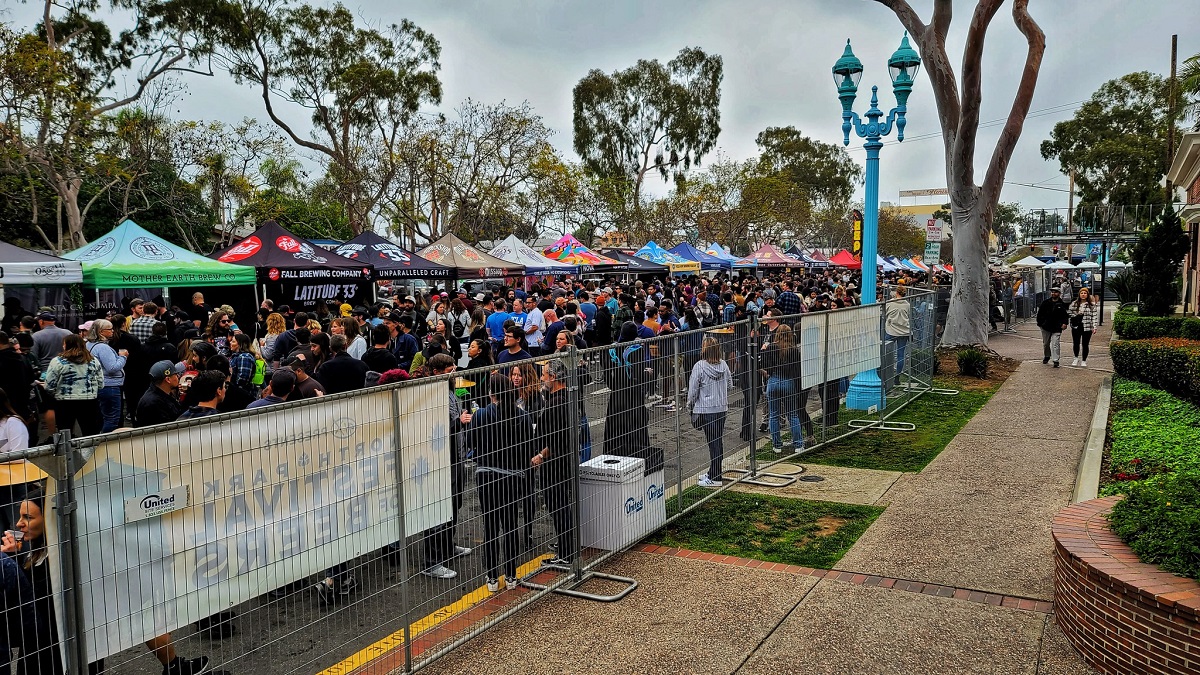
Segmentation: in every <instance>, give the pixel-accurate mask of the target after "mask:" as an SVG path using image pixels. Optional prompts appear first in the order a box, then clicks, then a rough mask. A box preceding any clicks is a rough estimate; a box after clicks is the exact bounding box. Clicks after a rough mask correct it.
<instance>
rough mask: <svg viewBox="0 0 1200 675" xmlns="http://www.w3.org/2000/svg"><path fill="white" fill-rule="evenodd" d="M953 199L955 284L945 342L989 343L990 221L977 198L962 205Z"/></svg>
mask: <svg viewBox="0 0 1200 675" xmlns="http://www.w3.org/2000/svg"><path fill="white" fill-rule="evenodd" d="M954 201H955V200H953V199H952V200H951V219H952V220H953V233H954V286H953V288H952V289H951V291H950V308H949V311H948V312H947V314H946V325H945V329H944V331H943V333H942V340H941V341H942V344H947V345H971V344H987V341H988V330H987V329H988V311H989V307H988V297H989V295H988V283H989V281H988V276H989V274H988V266H987V240H988V238H987V232H988V230H989V229H990V225H991V224H990V222H988V219H987V218H985V216H984V214H983V213H981V208H980V207H981V204H980V203H979V201H978V200H977V199H976V200H975V201H974V203H970V202H969V200H968V203H967V204H964V205H963V206H962V207H959V206H958V205H957V204H955V203H954Z"/></svg>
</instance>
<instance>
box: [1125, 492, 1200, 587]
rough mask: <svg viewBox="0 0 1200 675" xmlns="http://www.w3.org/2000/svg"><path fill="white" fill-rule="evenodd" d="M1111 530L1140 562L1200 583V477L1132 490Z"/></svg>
mask: <svg viewBox="0 0 1200 675" xmlns="http://www.w3.org/2000/svg"><path fill="white" fill-rule="evenodd" d="M1109 524H1110V525H1111V526H1112V531H1113V534H1116V535H1117V536H1118V537H1120V538H1121V539H1123V540H1124V541H1125V543H1127V544H1129V548H1131V549H1133V552H1134V553H1136V554H1137V555H1138V557H1139V558H1141V559H1142V561H1143V562H1147V563H1150V564H1154V565H1158V566H1159V567H1161V568H1162V569H1164V570H1166V571H1168V572H1174V573H1176V574H1182V575H1184V576H1186V577H1191V578H1193V579H1196V580H1200V471H1196V470H1187V471H1179V472H1176V473H1167V474H1161V475H1158V476H1154V477H1152V478H1149V479H1147V480H1143V481H1137V482H1135V483H1132V484H1130V485H1129V487H1128V489H1127V491H1126V495H1125V498H1124V499H1122V500H1121V501H1119V502H1117V503H1116V505H1115V506H1113V510H1112V513H1111V514H1110V515H1109Z"/></svg>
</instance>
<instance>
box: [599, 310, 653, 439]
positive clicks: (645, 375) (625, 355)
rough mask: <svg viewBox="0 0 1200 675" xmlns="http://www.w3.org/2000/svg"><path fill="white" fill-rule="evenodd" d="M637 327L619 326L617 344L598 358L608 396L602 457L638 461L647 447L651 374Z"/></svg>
mask: <svg viewBox="0 0 1200 675" xmlns="http://www.w3.org/2000/svg"><path fill="white" fill-rule="evenodd" d="M637 332H638V326H637V324H635V323H634V322H632V321H626V322H625V323H623V324H621V332H620V333H619V335H618V337H617V342H616V344H614V345H612V346H611V347H609V349H608V351H607V352H605V353H604V355H603V357H602V358H601V364H602V372H603V374H604V383H605V385H607V386H608V388H609V389H610V390H611V392H610V393H609V395H608V405H607V407H606V408H605V412H604V454H606V455H619V456H622V457H639V456H641V455H642V453H643V452H644V451H645V450H646V448H648V447H650V413H649V412H648V411H647V410H646V394H647V391H648V388H649V385H650V382H651V381H652V380H653V378H654V371H653V369H651V368H650V354H649V350H647V349H646V347H645V345H643V344H642V343H641V342H640V341H639V340H638V339H637Z"/></svg>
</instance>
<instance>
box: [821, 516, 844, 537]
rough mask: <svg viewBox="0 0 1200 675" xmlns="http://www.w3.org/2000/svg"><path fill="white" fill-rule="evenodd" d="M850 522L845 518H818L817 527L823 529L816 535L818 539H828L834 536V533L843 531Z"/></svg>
mask: <svg viewBox="0 0 1200 675" xmlns="http://www.w3.org/2000/svg"><path fill="white" fill-rule="evenodd" d="M848 522H850V521H849V520H846V519H845V518H836V517H834V516H821V517H820V518H817V527H819V528H821V529H819V530H817V531H816V533H815V534H816V535H817V536H818V537H828V536H830V535H832V534H833V533H835V532H837V531H838V530H840V529H842V526H843V525H845V524H846V523H848Z"/></svg>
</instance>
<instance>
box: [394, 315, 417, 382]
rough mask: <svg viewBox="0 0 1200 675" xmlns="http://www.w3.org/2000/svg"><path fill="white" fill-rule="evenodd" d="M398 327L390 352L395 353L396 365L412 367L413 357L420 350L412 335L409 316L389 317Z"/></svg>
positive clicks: (411, 322)
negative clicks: (394, 343) (394, 342)
mask: <svg viewBox="0 0 1200 675" xmlns="http://www.w3.org/2000/svg"><path fill="white" fill-rule="evenodd" d="M390 320H392V321H394V322H395V324H396V327H397V329H398V331H399V332H398V333H397V335H396V345H395V346H394V347H392V353H393V354H395V355H396V363H397V365H398V366H399V367H400V368H402V369H404V370H408V369H410V368H412V360H413V357H414V356H416V355H417V352H419V351H421V343H420V342H417V338H415V337H413V335H412V329H413V320H412V317H411V316H398V317H394V318H391V319H390Z"/></svg>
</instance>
